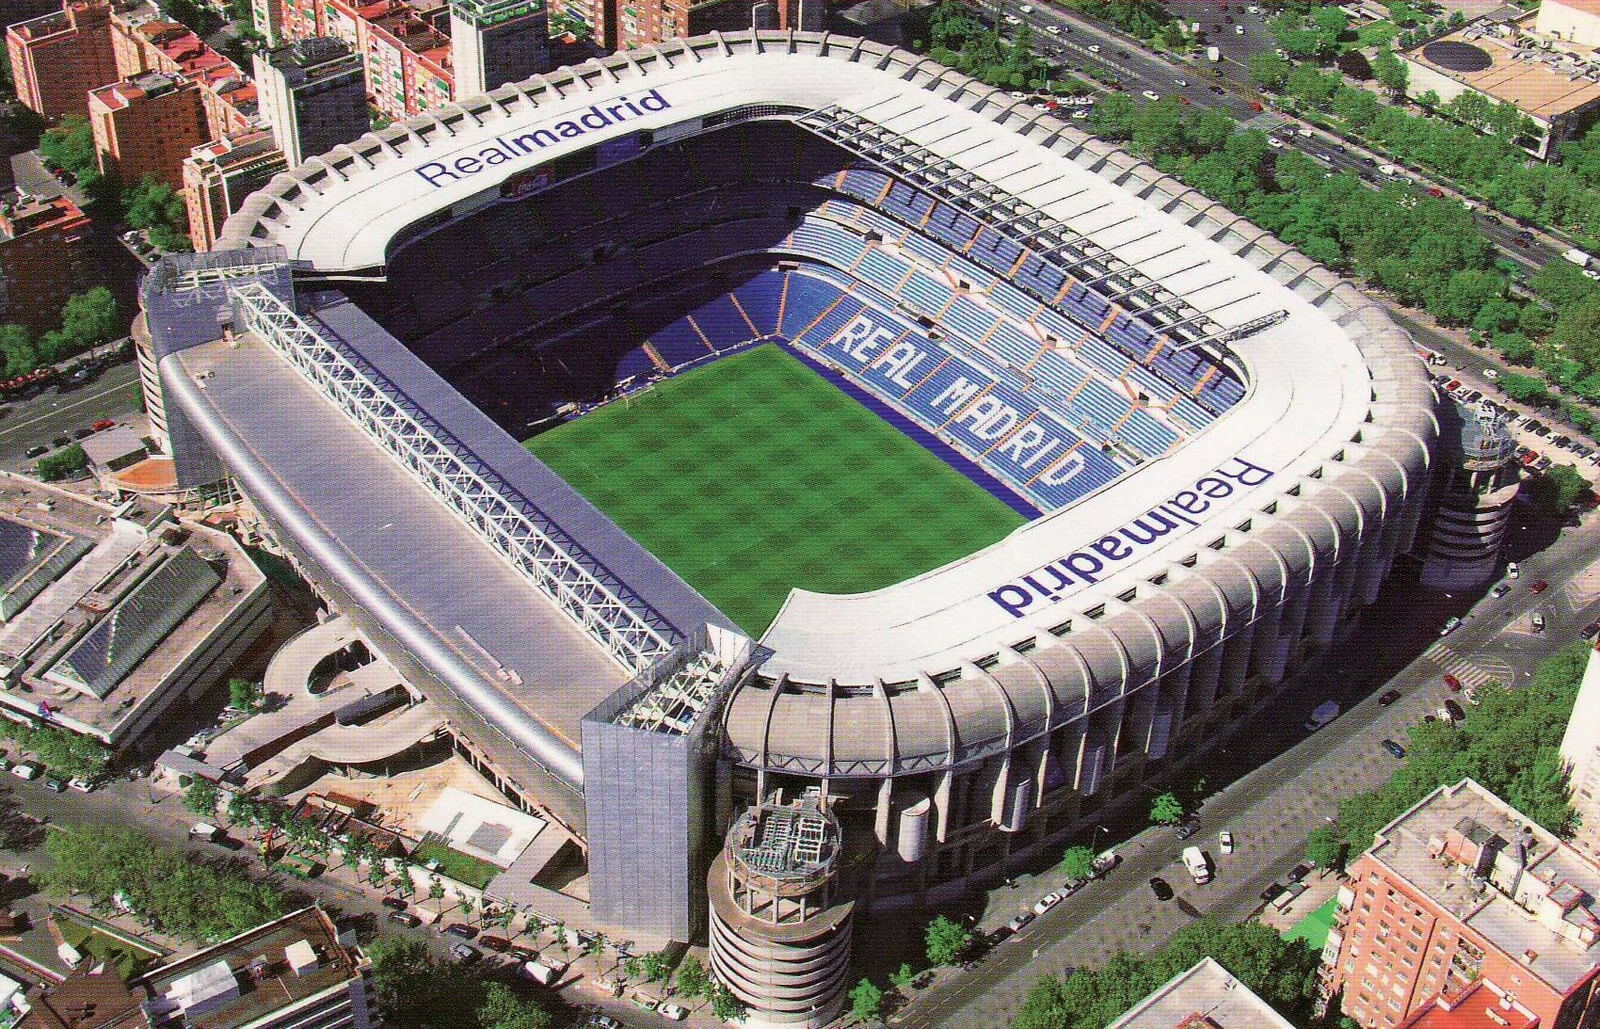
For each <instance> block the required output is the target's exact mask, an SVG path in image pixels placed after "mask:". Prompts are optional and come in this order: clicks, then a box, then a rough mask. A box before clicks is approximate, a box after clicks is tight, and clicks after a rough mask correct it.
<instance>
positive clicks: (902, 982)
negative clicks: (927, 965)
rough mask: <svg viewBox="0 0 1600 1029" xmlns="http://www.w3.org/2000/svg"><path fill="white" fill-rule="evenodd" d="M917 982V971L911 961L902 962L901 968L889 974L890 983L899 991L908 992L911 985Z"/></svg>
mask: <svg viewBox="0 0 1600 1029" xmlns="http://www.w3.org/2000/svg"><path fill="white" fill-rule="evenodd" d="M916 981H917V973H916V970H915V969H913V968H912V967H911V963H910V962H909V961H902V962H900V967H899V968H897V969H895V970H894V971H893V972H890V973H889V982H890V983H891V984H892V985H893V986H894V988H895V989H897V990H901V991H904V990H908V989H910V988H911V984H912V983H914V982H916Z"/></svg>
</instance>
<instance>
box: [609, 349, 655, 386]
mask: <svg viewBox="0 0 1600 1029" xmlns="http://www.w3.org/2000/svg"><path fill="white" fill-rule="evenodd" d="M660 370H661V369H659V368H657V367H656V363H655V362H654V361H652V360H650V355H649V354H646V353H645V352H644V348H643V347H635V348H633V349H632V350H630V351H628V352H627V353H626V354H623V355H622V360H620V361H618V362H617V381H618V382H627V381H628V380H629V379H633V378H637V377H638V376H641V375H655V374H656V373H658V372H659V371H660Z"/></svg>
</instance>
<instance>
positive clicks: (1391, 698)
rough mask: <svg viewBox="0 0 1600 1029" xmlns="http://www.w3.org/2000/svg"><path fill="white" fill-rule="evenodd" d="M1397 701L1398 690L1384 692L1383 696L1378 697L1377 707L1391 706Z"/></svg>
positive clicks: (1398, 697)
mask: <svg viewBox="0 0 1600 1029" xmlns="http://www.w3.org/2000/svg"><path fill="white" fill-rule="evenodd" d="M1399 699H1400V691H1399V690H1384V691H1383V694H1382V695H1381V696H1379V697H1378V706H1379V707H1388V706H1389V705H1390V704H1393V703H1394V702H1395V701H1397V700H1399Z"/></svg>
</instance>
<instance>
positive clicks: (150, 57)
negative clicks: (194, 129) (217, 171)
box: [112, 6, 256, 139]
mask: <svg viewBox="0 0 1600 1029" xmlns="http://www.w3.org/2000/svg"><path fill="white" fill-rule="evenodd" d="M150 10H151V9H150V8H149V7H147V6H140V7H137V8H133V9H130V10H129V11H127V12H123V13H119V14H118V15H116V16H115V17H113V19H112V27H113V30H114V31H113V39H114V42H115V44H116V51H117V69H118V72H119V73H120V75H121V77H123V78H133V77H136V76H139V75H144V74H146V73H149V72H159V73H161V74H163V75H172V76H181V77H183V78H185V79H188V80H189V81H191V82H193V83H194V84H195V85H196V86H198V87H199V89H200V99H201V102H202V103H203V104H204V106H205V114H206V137H205V138H206V139H216V138H218V137H221V136H227V135H234V134H237V133H242V132H248V131H249V130H250V129H251V128H252V127H253V126H254V121H255V116H256V90H255V85H254V84H253V83H251V81H250V79H249V77H248V76H246V75H245V74H244V72H242V71H240V69H239V66H238V65H236V64H234V63H233V62H232V61H230V60H228V59H227V58H226V57H224V56H222V55H221V54H219V53H217V52H216V51H215V50H213V49H211V47H209V46H207V45H206V42H205V40H203V39H201V38H200V37H199V36H198V35H196V34H195V32H194V31H193V30H192V29H190V28H189V27H188V26H187V25H183V24H181V23H179V22H175V21H167V20H165V19H161V18H153V17H151V16H150Z"/></svg>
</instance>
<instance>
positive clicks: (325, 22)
mask: <svg viewBox="0 0 1600 1029" xmlns="http://www.w3.org/2000/svg"><path fill="white" fill-rule="evenodd" d="M447 27H448V20H447V11H446V9H445V7H444V6H443V5H442V3H441V4H440V5H439V6H437V7H425V6H423V5H421V4H415V3H406V2H404V0H373V2H371V3H355V2H353V0H284V7H283V32H284V36H285V37H286V38H288V39H308V38H311V37H314V36H333V37H335V38H338V39H342V40H344V41H345V42H346V43H347V44H349V46H350V48H351V49H352V50H353V51H355V52H356V53H358V54H360V55H361V59H362V65H363V68H364V71H365V74H366V91H367V94H368V97H369V98H370V101H371V103H372V106H373V108H374V109H375V110H376V111H377V113H378V114H379V115H380V116H382V117H383V118H386V119H388V120H391V121H398V120H400V119H402V118H407V117H409V116H411V115H413V114H416V113H418V112H419V111H426V110H432V109H436V108H438V107H440V106H442V105H444V104H446V103H449V101H450V97H451V95H452V91H453V90H454V88H455V87H454V83H455V73H454V71H453V70H452V64H451V54H450V37H449V35H448V34H446V32H445V31H444V29H445V28H447ZM307 156H309V155H307Z"/></svg>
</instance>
